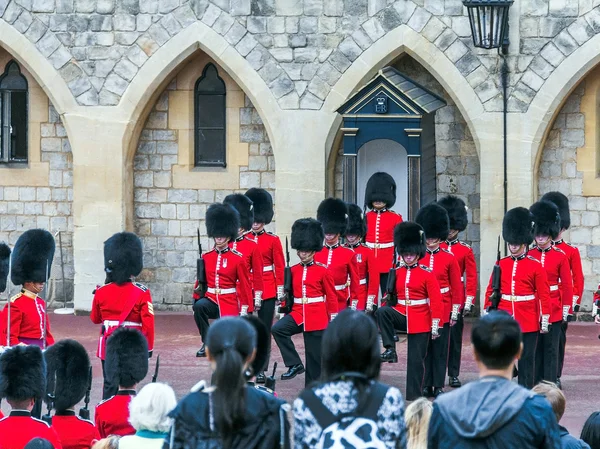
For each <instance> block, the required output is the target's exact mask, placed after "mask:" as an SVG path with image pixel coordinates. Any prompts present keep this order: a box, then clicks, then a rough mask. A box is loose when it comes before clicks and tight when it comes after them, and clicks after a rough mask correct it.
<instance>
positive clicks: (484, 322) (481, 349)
mask: <svg viewBox="0 0 600 449" xmlns="http://www.w3.org/2000/svg"><path fill="white" fill-rule="evenodd" d="M471 344H472V346H473V352H474V353H475V361H476V362H477V365H478V367H479V376H480V379H479V380H478V381H475V382H471V383H469V384H467V385H465V386H464V387H462V388H460V389H459V390H455V391H452V392H450V393H446V394H444V395H442V396H440V397H439V398H437V399H436V401H435V402H434V404H433V414H432V416H431V422H430V424H429V435H428V443H429V444H428V447H429V448H430V449H437V448H442V449H443V448H452V449H455V448H461V449H468V448H483V447H518V448H519V449H533V448H544V449H546V448H547V449H555V448H559V447H560V437H559V431H558V424H557V423H556V418H555V417H554V413H553V412H552V408H551V407H550V404H548V402H547V401H546V400H545V399H544V398H542V397H540V396H538V395H536V394H535V393H533V392H532V391H530V390H527V389H525V388H523V387H521V386H519V385H517V384H515V383H513V382H511V378H512V370H513V365H514V364H515V362H516V361H517V360H518V359H519V356H520V355H521V352H522V350H523V344H522V335H521V330H520V328H519V323H517V321H515V320H514V319H512V318H511V317H510V315H508V314H507V313H506V312H502V311H495V312H490V313H489V314H487V315H486V316H484V317H482V318H480V319H479V320H478V321H477V322H475V324H474V325H473V330H472V331H471Z"/></svg>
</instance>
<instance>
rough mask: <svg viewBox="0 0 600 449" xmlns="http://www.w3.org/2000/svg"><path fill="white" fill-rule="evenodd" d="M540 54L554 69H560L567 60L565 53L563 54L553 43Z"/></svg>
mask: <svg viewBox="0 0 600 449" xmlns="http://www.w3.org/2000/svg"><path fill="white" fill-rule="evenodd" d="M540 54H541V55H542V57H543V58H544V59H545V60H546V61H548V62H549V63H550V64H552V65H553V66H554V67H558V66H559V65H560V63H561V62H563V60H564V59H565V55H564V53H562V52H561V51H560V50H559V49H558V48H557V47H556V45H554V44H553V43H552V42H551V43H549V44H548V45H546V46H545V47H544V48H543V49H542V51H541V53H540Z"/></svg>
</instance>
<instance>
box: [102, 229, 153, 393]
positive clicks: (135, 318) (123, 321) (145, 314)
mask: <svg viewBox="0 0 600 449" xmlns="http://www.w3.org/2000/svg"><path fill="white" fill-rule="evenodd" d="M143 268H144V260H143V250H142V242H141V241H140V239H139V238H138V237H137V236H136V235H135V234H132V233H131V232H119V233H117V234H114V235H113V236H112V237H111V238H109V239H108V240H107V241H106V242H104V271H105V272H106V282H107V283H106V284H105V285H103V286H101V287H100V286H99V287H98V288H97V289H96V291H95V292H94V299H93V301H92V312H91V314H90V319H91V320H92V322H93V323H95V324H101V325H102V327H101V329H100V338H99V339H98V349H97V352H96V356H97V357H99V358H100V360H102V374H103V376H104V386H103V391H102V399H107V398H109V397H111V396H113V395H114V394H115V393H116V392H117V388H118V385H114V384H111V383H110V382H109V381H108V379H107V376H106V372H105V368H104V364H105V363H104V361H105V359H106V344H107V342H108V340H109V339H110V336H111V335H112V333H113V332H114V331H115V330H117V329H118V328H119V327H132V328H136V329H138V330H140V331H141V332H142V334H144V336H145V337H146V340H147V342H148V348H149V349H150V352H149V354H148V356H149V357H151V356H152V351H153V348H154V306H153V305H152V296H151V294H150V290H149V289H148V287H146V286H145V285H143V284H140V283H139V282H135V281H134V277H135V276H138V275H139V274H140V273H141V272H142V269H143Z"/></svg>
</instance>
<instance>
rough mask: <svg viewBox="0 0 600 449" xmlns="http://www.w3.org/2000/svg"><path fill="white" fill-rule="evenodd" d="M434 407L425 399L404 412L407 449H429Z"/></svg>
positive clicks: (414, 403) (412, 404) (421, 399)
mask: <svg viewBox="0 0 600 449" xmlns="http://www.w3.org/2000/svg"><path fill="white" fill-rule="evenodd" d="M432 412H433V406H432V405H431V402H429V401H428V400H427V399H425V398H419V399H417V400H416V401H414V402H413V403H411V404H410V405H409V406H408V407H406V412H404V422H405V423H406V429H407V431H408V444H407V446H406V449H427V431H428V429H429V419H430V418H431V413H432Z"/></svg>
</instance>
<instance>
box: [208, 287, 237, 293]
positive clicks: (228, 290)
mask: <svg viewBox="0 0 600 449" xmlns="http://www.w3.org/2000/svg"><path fill="white" fill-rule="evenodd" d="M206 291H207V292H208V293H212V294H213V295H229V294H231V293H235V291H236V290H235V287H234V288H210V287H208V289H207V290H206Z"/></svg>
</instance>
